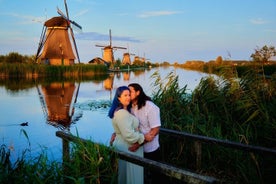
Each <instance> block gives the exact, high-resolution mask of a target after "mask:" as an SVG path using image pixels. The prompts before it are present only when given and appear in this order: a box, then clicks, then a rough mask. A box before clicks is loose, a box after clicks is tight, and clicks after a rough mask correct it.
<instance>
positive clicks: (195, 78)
mask: <svg viewBox="0 0 276 184" xmlns="http://www.w3.org/2000/svg"><path fill="white" fill-rule="evenodd" d="M156 71H158V72H159V74H160V76H161V78H162V79H164V80H165V77H166V76H167V75H168V74H169V73H170V72H174V73H175V74H176V75H178V76H179V86H180V87H184V86H185V85H187V89H188V90H190V91H192V90H193V89H194V88H195V87H196V86H197V85H198V83H199V82H200V79H201V78H202V77H204V76H206V74H203V73H199V72H195V71H187V70H184V69H175V68H173V67H168V68H153V69H151V70H146V71H142V72H141V71H136V72H125V73H111V74H110V76H109V77H107V78H106V79H104V80H102V81H96V82H95V81H85V82H78V83H77V82H52V83H49V84H47V85H45V84H43V85H42V84H38V85H35V86H31V87H29V88H28V87H27V88H24V89H23V90H14V89H10V88H7V86H6V85H1V86H0V139H1V142H0V143H1V145H2V144H5V145H6V146H8V147H9V149H10V150H11V156H12V157H11V158H12V159H15V158H17V157H18V156H21V152H22V151H23V150H25V149H29V150H30V152H28V153H31V156H36V155H37V154H40V153H41V152H42V150H43V151H44V152H46V153H47V155H48V158H49V159H55V160H60V159H61V158H62V157H61V156H62V144H61V139H60V138H58V137H56V135H55V133H56V131H58V130H64V131H70V132H71V133H72V134H75V135H76V134H78V135H79V136H80V137H82V138H86V139H91V140H93V141H95V142H98V143H102V144H106V145H107V144H108V142H109V138H110V135H111V133H112V132H113V129H112V125H111V121H110V119H109V118H108V117H107V112H108V105H109V104H110V103H111V99H112V98H113V95H114V93H115V90H116V88H117V87H118V86H121V85H128V84H129V83H131V82H137V83H139V84H141V85H142V87H143V88H144V90H145V92H146V93H147V94H148V95H149V96H151V94H152V92H153V88H152V86H153V82H154V80H155V79H153V78H152V77H151V75H152V74H153V73H154V72H156ZM18 85H24V84H22V83H18ZM26 122H28V126H21V125H20V124H21V123H26ZM25 133H26V134H25ZM26 135H27V137H26Z"/></svg>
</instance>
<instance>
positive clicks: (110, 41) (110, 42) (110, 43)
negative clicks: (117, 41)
mask: <svg viewBox="0 0 276 184" xmlns="http://www.w3.org/2000/svg"><path fill="white" fill-rule="evenodd" d="M109 45H110V47H112V37H111V29H109Z"/></svg>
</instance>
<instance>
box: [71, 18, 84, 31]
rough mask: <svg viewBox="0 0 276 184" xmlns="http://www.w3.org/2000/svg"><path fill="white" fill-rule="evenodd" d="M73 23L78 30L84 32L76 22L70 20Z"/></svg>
mask: <svg viewBox="0 0 276 184" xmlns="http://www.w3.org/2000/svg"><path fill="white" fill-rule="evenodd" d="M69 21H70V22H71V24H73V26H76V27H77V28H79V29H80V30H82V27H81V26H80V25H79V24H78V23H76V22H75V21H72V20H69Z"/></svg>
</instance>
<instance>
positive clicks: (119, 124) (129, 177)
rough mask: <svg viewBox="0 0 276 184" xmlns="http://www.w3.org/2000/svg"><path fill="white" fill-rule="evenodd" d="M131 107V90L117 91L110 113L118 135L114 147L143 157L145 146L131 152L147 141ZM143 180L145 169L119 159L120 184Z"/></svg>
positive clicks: (141, 181) (122, 89) (126, 88)
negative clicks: (134, 147)
mask: <svg viewBox="0 0 276 184" xmlns="http://www.w3.org/2000/svg"><path fill="white" fill-rule="evenodd" d="M130 107H131V106H130V90H129V88H128V87H127V86H121V87H119V88H118V89H117V90H116V93H115V96H114V99H113V102H112V105H111V108H110V110H109V113H108V116H109V117H110V118H111V119H112V125H113V128H114V131H115V132H114V133H115V134H116V137H115V140H114V141H113V144H112V145H113V146H114V147H115V149H117V150H119V151H124V152H127V153H130V154H134V155H137V156H141V157H143V146H140V147H139V148H138V149H137V150H136V151H135V152H132V151H129V147H130V146H131V145H132V144H134V143H136V142H138V143H139V144H140V145H142V144H143V143H144V141H145V136H144V135H143V134H142V133H140V132H139V129H138V126H139V121H138V119H137V118H136V117H135V116H133V115H132V114H131V113H130ZM143 179H144V171H143V167H141V166H138V165H135V164H132V163H130V162H127V161H124V160H121V159H119V173H118V183H120V184H124V183H127V184H138V183H139V184H140V183H143Z"/></svg>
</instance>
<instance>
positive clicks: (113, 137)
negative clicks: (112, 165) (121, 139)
mask: <svg viewBox="0 0 276 184" xmlns="http://www.w3.org/2000/svg"><path fill="white" fill-rule="evenodd" d="M115 137H116V133H113V134H112V135H111V138H110V141H109V145H110V146H112V145H113V142H114V140H115Z"/></svg>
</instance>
